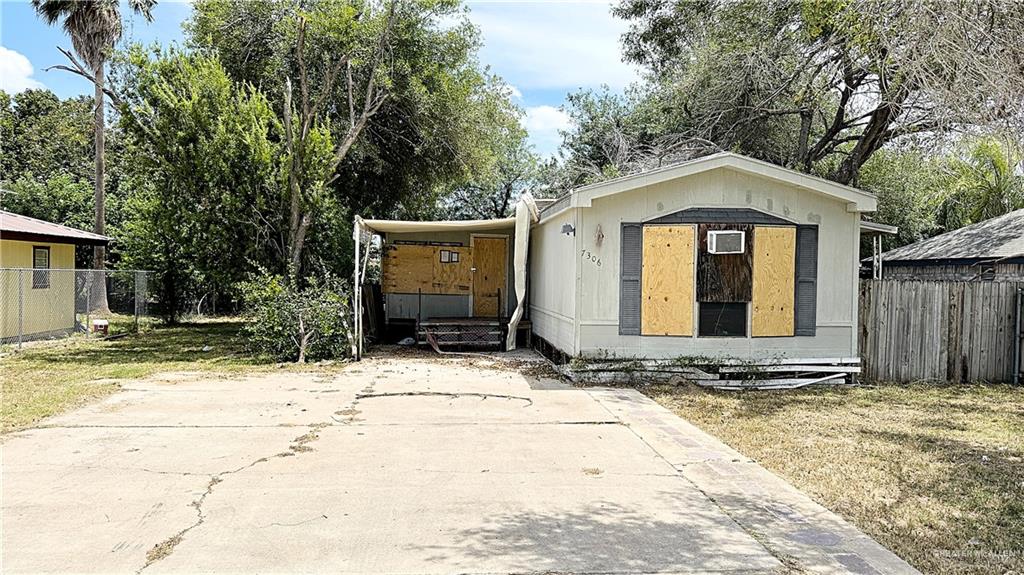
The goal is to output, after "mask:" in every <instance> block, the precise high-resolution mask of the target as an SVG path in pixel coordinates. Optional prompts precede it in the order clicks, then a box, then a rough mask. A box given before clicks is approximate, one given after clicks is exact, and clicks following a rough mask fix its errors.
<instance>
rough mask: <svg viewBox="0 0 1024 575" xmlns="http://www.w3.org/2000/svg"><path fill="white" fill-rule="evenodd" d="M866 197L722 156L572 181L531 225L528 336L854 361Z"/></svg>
mask: <svg viewBox="0 0 1024 575" xmlns="http://www.w3.org/2000/svg"><path fill="white" fill-rule="evenodd" d="M875 207H876V200H875V197H874V196H873V195H871V194H869V193H866V192H863V191H861V190H857V189H855V188H851V187H848V186H843V185H839V184H836V183H834V182H829V181H827V180H824V179H820V178H816V177H813V176H809V175H807V174H803V173H799V172H796V171H792V170H788V169H785V168H781V167H779V166H775V165H772V164H768V163H765V162H761V161H758V160H754V159H751V158H747V157H744V156H740V155H737V154H732V153H720V154H715V155H711V156H706V157H703V158H699V159H696V160H692V161H687V162H684V163H680V164H676V165H673V166H669V167H665V168H662V169H658V170H654V171H650V172H645V173H641V174H637V175H633V176H626V177H622V178H617V179H613V180H609V181H605V182H601V183H598V184H594V185H591V186H586V187H583V188H580V189H577V190H574V191H572V192H571V193H570V194H568V195H567V196H565V197H563V198H561V199H560V200H559V201H557V202H555V203H554V204H552V205H550V206H548V207H547V208H545V210H544V211H543V212H542V213H541V215H540V221H539V223H537V224H536V225H534V226H533V229H532V235H531V252H530V283H531V289H530V295H529V316H530V321H531V323H532V328H533V333H534V336H535V338H539V339H540V340H541V341H542V342H545V343H546V344H548V345H550V346H551V347H553V348H555V349H557V350H559V351H561V352H562V353H564V354H566V355H568V356H572V357H577V356H584V357H608V356H612V357H643V358H678V357H695V356H702V357H720V358H723V357H728V358H733V359H740V360H764V359H775V358H782V357H787V358H793V359H807V360H812V359H825V358H855V357H856V356H857V309H858V290H857V282H858V268H859V263H858V246H859V243H860V234H861V214H862V213H865V212H872V211H874V210H875Z"/></svg>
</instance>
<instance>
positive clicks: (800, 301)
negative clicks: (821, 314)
mask: <svg viewBox="0 0 1024 575" xmlns="http://www.w3.org/2000/svg"><path fill="white" fill-rule="evenodd" d="M795 303H796V316H795V326H794V328H795V329H794V333H795V334H796V335H814V333H815V324H816V323H817V309H818V226H797V228H796V298H795Z"/></svg>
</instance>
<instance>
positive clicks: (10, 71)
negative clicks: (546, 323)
mask: <svg viewBox="0 0 1024 575" xmlns="http://www.w3.org/2000/svg"><path fill="white" fill-rule="evenodd" d="M44 87H45V86H43V83H42V82H40V81H39V80H36V79H35V78H33V77H32V62H29V60H28V58H26V57H25V55H24V54H22V53H20V52H15V51H14V50H9V49H7V48H4V47H3V46H0V90H3V91H5V92H7V93H8V94H17V93H18V92H24V91H25V90H33V89H37V88H44Z"/></svg>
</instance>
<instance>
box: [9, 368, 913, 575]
mask: <svg viewBox="0 0 1024 575" xmlns="http://www.w3.org/2000/svg"><path fill="white" fill-rule="evenodd" d="M515 357H518V358H519V360H520V363H519V364H517V365H511V366H510V365H508V364H506V363H504V360H502V361H501V362H495V361H489V360H486V359H480V358H477V359H466V358H460V359H436V358H430V357H407V358H388V357H376V358H371V359H369V360H367V361H365V362H363V363H361V364H359V365H354V366H351V367H349V368H347V369H345V370H344V371H343V372H341V373H340V374H336V375H331V376H329V377H328V376H316V375H295V374H284V373H281V374H271V375H260V376H253V377H245V378H235V379H228V378H215V377H211V376H198V375H189V374H177V375H174V374H172V375H169V376H164V377H158V378H153V379H149V380H145V381H138V382H133V383H132V384H130V385H128V386H126V389H125V390H124V391H122V392H121V393H118V394H116V395H114V396H111V397H110V398H108V399H106V400H104V401H102V402H100V403H97V404H94V405H91V406H89V407H86V408H84V409H80V410H78V411H75V412H72V413H69V414H66V415H63V416H59V417H56V418H52V419H50V420H47V421H46V422H45V423H44V425H41V426H40V427H38V428H35V429H31V430H27V431H23V432H20V433H16V434H14V435H12V436H9V437H7V438H6V439H5V441H4V444H3V446H2V448H3V475H2V480H3V486H2V496H3V500H2V519H3V524H2V529H3V532H2V562H3V563H2V568H3V571H4V572H6V573H14V572H54V571H62V572H66V571H74V572H139V571H143V572H146V573H149V572H153V573H159V572H190V573H192V572H261V573H268V572H332V573H406V574H412V573H417V574H426V573H552V572H557V573H668V572H672V573H675V572H684V573H691V572H744V573H749V572H778V571H786V570H789V569H798V568H803V569H809V570H813V571H821V572H835V573H840V572H854V573H913V572H914V571H913V570H912V569H911V568H910V567H909V566H908V565H907V564H905V563H904V562H902V561H901V560H900V559H898V558H897V557H895V556H894V555H892V554H891V553H889V552H888V551H886V550H885V549H884V548H882V547H881V546H879V545H878V544H876V543H875V542H874V541H872V540H871V539H870V538H868V537H867V536H865V535H863V534H861V533H860V532H858V531H857V530H856V529H854V528H853V527H851V526H850V525H849V524H847V523H845V522H844V521H842V520H841V519H839V518H838V517H837V516H835V515H834V514H832V513H830V512H828V511H827V510H825V509H823V508H822V507H820V506H818V505H816V504H815V503H813V502H812V501H811V500H810V499H808V498H807V497H805V496H803V495H802V494H800V493H799V492H797V491H796V490H794V489H793V488H792V487H790V486H789V485H788V484H786V483H785V482H783V481H782V480H780V479H779V478H777V477H775V476H774V475H772V474H770V473H768V472H766V471H765V470H763V469H762V468H761V467H759V466H758V465H757V464H755V463H753V462H751V461H749V460H748V459H746V458H745V457H743V456H742V455H740V454H739V453H737V452H735V451H733V450H731V449H729V448H728V447H726V446H725V445H723V444H721V443H720V442H718V441H717V440H715V439H714V438H712V437H710V436H708V435H706V434H704V433H702V432H701V431H699V430H698V429H696V428H695V427H693V426H691V425H689V424H688V423H686V422H685V421H682V420H680V419H678V418H677V417H675V416H674V415H672V414H671V413H669V412H668V411H666V410H664V409H662V408H660V407H659V406H657V405H656V404H654V403H653V402H651V401H649V400H648V399H646V398H645V397H644V396H642V395H640V394H639V393H637V392H635V391H632V390H613V389H604V390H602V389H586V390H585V389H573V388H569V387H567V386H565V385H563V384H561V383H559V382H557V381H554V380H550V379H544V378H538V377H530V376H526V375H523V373H529V372H530V371H533V370H532V369H530V367H529V366H530V365H536V364H535V363H534V364H531V363H530V362H531V361H533V362H536V358H535V356H531V355H529V354H520V355H518V356H515ZM524 362H525V363H524ZM524 366H525V368H526V369H524Z"/></svg>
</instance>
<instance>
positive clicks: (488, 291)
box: [473, 236, 508, 317]
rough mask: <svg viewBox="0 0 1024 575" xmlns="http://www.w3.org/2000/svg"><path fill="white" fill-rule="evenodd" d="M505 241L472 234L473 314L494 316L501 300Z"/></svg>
mask: <svg viewBox="0 0 1024 575" xmlns="http://www.w3.org/2000/svg"><path fill="white" fill-rule="evenodd" d="M507 264H508V240H507V238H493V237H485V236H473V317H497V316H498V312H499V310H500V309H501V302H502V301H505V298H507V297H508V294H506V293H504V292H505V291H507V285H508V284H507V282H506V278H507V275H506V274H507V273H508V267H507Z"/></svg>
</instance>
